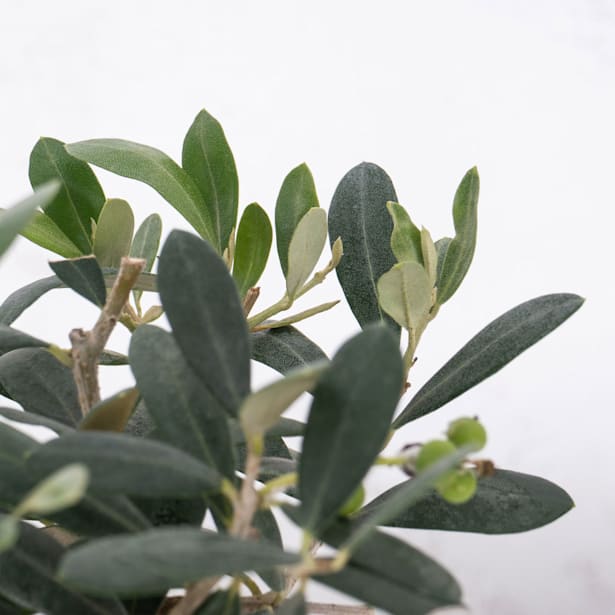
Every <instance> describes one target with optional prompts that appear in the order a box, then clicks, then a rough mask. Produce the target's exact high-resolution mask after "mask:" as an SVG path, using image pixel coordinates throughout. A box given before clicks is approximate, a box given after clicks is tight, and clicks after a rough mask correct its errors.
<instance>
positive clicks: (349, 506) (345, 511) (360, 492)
mask: <svg viewBox="0 0 615 615" xmlns="http://www.w3.org/2000/svg"><path fill="white" fill-rule="evenodd" d="M364 501H365V489H364V488H363V485H359V486H358V487H357V488H356V489H355V490H354V493H353V494H352V495H351V496H350V497H349V498H348V499H347V500H346V502H344V505H343V506H342V507H341V508H340V510H339V512H338V514H339V515H340V516H341V517H350V515H352V513H354V512H357V510H359V508H361V506H363V502H364Z"/></svg>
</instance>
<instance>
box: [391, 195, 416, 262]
mask: <svg viewBox="0 0 615 615" xmlns="http://www.w3.org/2000/svg"><path fill="white" fill-rule="evenodd" d="M387 209H388V210H389V214H390V216H391V219H392V220H393V232H392V233H391V250H393V254H395V258H396V259H397V262H398V263H405V262H411V263H419V264H421V265H422V264H423V250H422V247H421V231H420V230H419V228H418V227H417V226H416V225H415V224H414V222H412V220H411V219H410V216H409V215H408V212H407V211H406V210H405V209H404V207H403V206H402V205H400V204H399V203H394V202H393V201H389V202H388V203H387Z"/></svg>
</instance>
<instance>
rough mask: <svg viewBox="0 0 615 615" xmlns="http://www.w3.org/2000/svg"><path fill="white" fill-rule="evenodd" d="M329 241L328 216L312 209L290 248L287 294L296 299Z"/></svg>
mask: <svg viewBox="0 0 615 615" xmlns="http://www.w3.org/2000/svg"><path fill="white" fill-rule="evenodd" d="M326 240H327V214H326V212H325V211H324V209H320V207H312V209H310V210H309V211H308V212H307V213H306V214H305V216H303V218H301V220H300V221H299V224H297V227H296V228H295V232H294V233H293V236H292V238H291V240H290V244H289V246H288V271H287V272H286V293H287V294H288V296H289V297H290V298H291V299H294V298H295V296H296V295H297V293H298V292H299V291H300V290H301V287H302V286H303V285H304V284H305V283H306V282H307V279H308V278H309V277H310V274H311V273H312V271H313V270H314V267H315V266H316V263H317V262H318V259H319V258H320V255H321V254H322V249H323V248H324V247H325V241H326Z"/></svg>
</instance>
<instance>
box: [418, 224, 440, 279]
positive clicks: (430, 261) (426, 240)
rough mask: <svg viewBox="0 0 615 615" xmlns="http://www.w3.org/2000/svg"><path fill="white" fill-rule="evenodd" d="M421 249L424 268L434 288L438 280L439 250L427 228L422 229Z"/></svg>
mask: <svg viewBox="0 0 615 615" xmlns="http://www.w3.org/2000/svg"><path fill="white" fill-rule="evenodd" d="M421 249H422V251H423V266H424V267H425V271H427V275H428V276H429V283H430V284H431V286H432V288H433V287H434V286H435V285H436V281H437V279H438V250H437V249H436V244H434V242H433V239H432V238H431V234H430V233H429V231H428V230H427V229H426V228H422V229H421Z"/></svg>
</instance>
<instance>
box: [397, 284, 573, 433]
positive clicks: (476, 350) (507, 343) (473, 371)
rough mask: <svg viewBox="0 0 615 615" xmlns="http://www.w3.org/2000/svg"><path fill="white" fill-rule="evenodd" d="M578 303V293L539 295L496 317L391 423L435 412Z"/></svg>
mask: <svg viewBox="0 0 615 615" xmlns="http://www.w3.org/2000/svg"><path fill="white" fill-rule="evenodd" d="M582 304H583V299H582V298H581V297H579V296H577V295H572V294H564V293H562V294H553V295H544V296H542V297H537V298H536V299H531V300H530V301H526V302H525V303H521V304H520V305H518V306H517V307H515V308H513V309H512V310H509V311H508V312H506V313H505V314H503V315H502V316H500V317H499V318H496V319H495V320H494V321H493V322H491V323H490V324H489V325H487V326H486V327H485V328H484V329H483V330H482V331H480V333H478V334H477V335H475V336H474V337H473V338H472V339H471V340H470V341H469V342H468V343H467V344H466V345H465V346H464V347H463V348H462V349H461V350H460V351H459V352H457V353H456V354H455V355H454V356H453V357H452V358H451V359H450V360H449V361H448V362H447V363H446V364H445V365H444V366H443V367H442V368H441V369H440V370H438V372H436V374H435V375H434V376H432V378H431V379H430V380H428V381H427V383H425V384H424V385H423V387H422V388H421V389H419V391H418V392H417V393H416V395H415V396H414V397H413V398H412V399H411V400H410V403H409V404H408V405H407V406H406V407H405V408H404V410H403V412H402V413H401V414H400V415H399V416H398V417H397V418H396V419H395V421H394V423H393V427H394V428H395V429H399V428H400V427H401V426H402V425H405V424H406V423H408V422H410V421H413V420H415V419H417V418H419V417H421V416H424V415H426V414H429V413H430V412H433V411H434V410H437V409H438V408H440V407H441V406H443V405H444V404H446V403H448V402H449V401H451V400H452V399H455V397H458V396H459V395H461V394H462V393H464V392H465V391H467V390H468V389H471V388H472V387H473V386H475V385H476V384H478V383H479V382H481V381H483V380H484V379H485V378H488V377H489V376H491V375H492V374H494V373H495V372H497V371H498V370H500V369H501V368H502V367H504V365H506V364H507V363H509V362H510V361H512V360H513V359H514V358H515V357H516V356H517V355H519V354H521V353H522V352H523V351H524V350H525V349H526V348H529V347H530V346H532V345H533V344H535V343H536V342H537V341H539V340H540V339H542V338H543V337H544V336H545V335H547V333H549V332H551V331H553V329H555V328H556V327H558V326H559V325H560V324H561V323H563V322H564V321H565V320H566V319H567V318H568V317H569V316H571V315H572V314H574V313H575V312H576V311H577V310H578V309H579V308H580V307H581V305H582Z"/></svg>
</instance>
